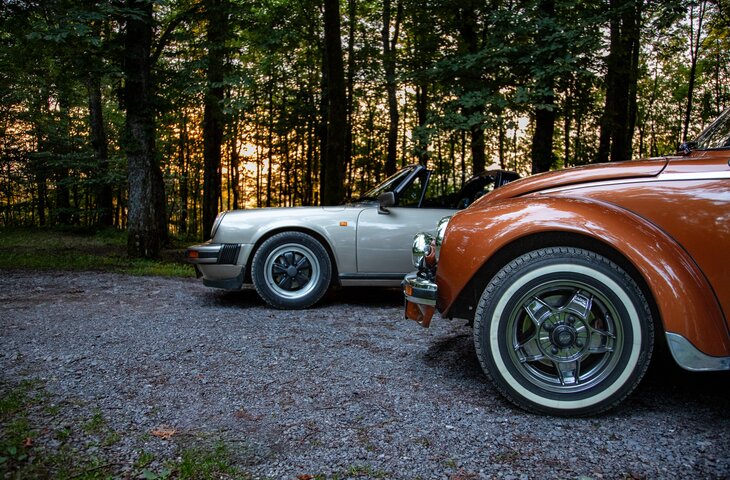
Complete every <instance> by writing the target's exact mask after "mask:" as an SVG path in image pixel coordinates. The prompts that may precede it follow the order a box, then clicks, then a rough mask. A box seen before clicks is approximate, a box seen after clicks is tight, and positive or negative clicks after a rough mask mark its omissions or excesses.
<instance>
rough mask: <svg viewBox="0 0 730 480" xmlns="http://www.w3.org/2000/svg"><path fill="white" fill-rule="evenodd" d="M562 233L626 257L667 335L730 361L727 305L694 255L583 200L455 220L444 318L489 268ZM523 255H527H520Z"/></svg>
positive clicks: (445, 252)
mask: <svg viewBox="0 0 730 480" xmlns="http://www.w3.org/2000/svg"><path fill="white" fill-rule="evenodd" d="M554 233H558V234H563V235H565V234H569V235H571V236H574V237H576V238H577V237H583V238H586V237H587V238H589V239H592V240H595V241H598V242H601V243H602V244H604V245H607V246H608V247H610V248H611V249H613V250H614V251H616V252H617V253H619V254H620V255H622V256H623V257H624V258H625V259H626V260H628V261H629V262H630V263H631V264H632V265H633V266H634V267H635V268H636V270H637V271H638V272H639V274H640V275H641V276H642V277H643V280H644V282H645V283H646V285H647V286H648V288H649V290H650V292H651V295H652V296H653V300H654V301H655V303H656V306H657V308H658V311H659V315H660V317H661V321H662V323H663V326H664V329H665V331H666V332H668V333H669V332H672V333H677V334H680V335H682V336H683V337H685V338H686V339H687V340H689V341H690V342H691V343H692V344H693V345H694V346H695V347H697V348H698V349H699V350H700V351H702V352H703V353H705V354H707V355H711V356H727V355H729V354H730V338H729V336H728V330H727V326H726V323H725V319H724V315H723V312H722V309H721V307H720V304H719V302H718V300H717V297H716V296H715V293H714V291H713V289H712V287H711V286H710V284H709V283H708V281H707V279H706V277H705V276H704V274H703V273H702V271H700V269H699V268H698V266H697V264H696V263H695V262H694V261H693V260H692V258H691V257H689V255H688V254H687V252H686V251H685V250H684V249H683V248H682V247H681V246H680V245H678V244H677V243H676V242H675V241H674V240H673V239H672V238H671V237H669V236H668V235H667V234H666V233H665V232H664V231H662V230H661V229H659V228H658V227H657V226H655V225H654V224H652V223H650V222H648V221H646V220H645V219H643V218H641V217H639V216H638V215H636V214H634V213H632V212H630V211H627V210H625V209H622V208H620V207H617V206H616V205H613V204H610V203H605V202H600V201H594V200H586V199H580V198H570V197H546V196H544V197H539V196H534V197H524V198H519V199H510V200H507V201H502V202H489V203H487V204H484V205H483V206H482V208H470V209H467V210H464V211H462V212H459V213H458V214H456V215H454V217H453V218H452V219H451V221H450V223H449V226H448V229H447V233H446V236H445V239H444V243H443V245H442V247H441V252H440V258H439V267H438V273H437V282H438V284H439V298H438V305H439V307H440V309H441V310H442V311H443V312H444V315H445V316H449V311H450V310H451V309H452V307H453V304H454V302H455V301H456V300H457V299H458V298H459V294H460V293H461V292H462V290H464V288H465V287H466V286H467V284H469V282H470V281H471V279H472V278H475V276H476V275H477V274H478V273H479V272H480V271H482V269H485V268H489V267H491V268H495V267H496V268H501V266H502V265H494V264H493V263H492V264H491V265H490V261H491V262H495V261H503V260H504V256H500V255H498V253H499V252H501V251H504V249H507V248H510V246H513V245H515V244H516V243H519V241H520V240H521V239H524V238H527V237H530V238H531V240H532V241H531V242H530V248H529V249H530V250H534V249H537V248H542V247H545V246H556V245H555V244H550V245H541V242H540V234H554ZM544 237H545V238H548V237H550V238H555V236H554V235H545V236H544ZM522 253H525V251H522V252H519V253H518V254H517V255H519V254H522ZM498 258H500V259H501V260H496V259H498ZM513 258H514V257H513ZM510 260H512V258H509V259H507V262H508V261H510ZM505 263H506V262H505ZM485 286H486V284H483V285H480V287H479V288H484V287H485Z"/></svg>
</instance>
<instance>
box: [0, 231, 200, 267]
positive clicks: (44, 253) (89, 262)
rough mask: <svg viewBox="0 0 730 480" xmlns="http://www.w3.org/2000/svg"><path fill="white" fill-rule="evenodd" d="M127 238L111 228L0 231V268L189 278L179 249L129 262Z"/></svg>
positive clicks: (123, 233) (122, 233)
mask: <svg viewBox="0 0 730 480" xmlns="http://www.w3.org/2000/svg"><path fill="white" fill-rule="evenodd" d="M126 244H127V237H126V233H125V232H120V231H118V230H115V229H101V230H98V231H96V232H95V231H94V230H83V229H82V230H80V229H70V228H69V229H26V228H12V229H10V228H5V229H0V252H2V255H0V268H6V269H14V268H27V269H45V270H48V269H51V270H105V271H114V272H120V273H127V274H130V275H156V276H168V277H192V276H194V275H195V272H194V270H193V269H192V267H191V266H189V265H187V264H185V263H183V261H182V254H181V252H180V250H168V251H165V252H163V259H162V260H160V261H155V260H142V259H137V260H130V259H128V258H127V257H126V253H125V249H126Z"/></svg>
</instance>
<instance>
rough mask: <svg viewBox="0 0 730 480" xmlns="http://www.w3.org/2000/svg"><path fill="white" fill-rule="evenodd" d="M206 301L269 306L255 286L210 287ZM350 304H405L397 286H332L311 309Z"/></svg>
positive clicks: (213, 303) (232, 305)
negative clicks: (235, 289)
mask: <svg viewBox="0 0 730 480" xmlns="http://www.w3.org/2000/svg"><path fill="white" fill-rule="evenodd" d="M204 302H206V303H210V304H211V305H215V306H222V307H235V308H253V307H269V306H268V305H267V304H266V303H265V302H264V301H263V300H262V299H261V297H259V295H258V293H256V290H255V289H254V288H253V287H246V288H244V289H243V290H240V291H225V290H217V289H209V290H207V291H206V292H205V295H204ZM338 304H348V305H355V306H363V307H378V308H400V307H402V305H403V292H402V291H401V290H400V289H397V288H382V287H338V288H331V289H330V290H329V291H328V292H327V294H326V295H325V296H324V298H323V299H322V300H320V301H319V303H317V304H315V305H314V306H313V307H310V309H315V310H316V309H317V308H322V307H329V306H333V305H338Z"/></svg>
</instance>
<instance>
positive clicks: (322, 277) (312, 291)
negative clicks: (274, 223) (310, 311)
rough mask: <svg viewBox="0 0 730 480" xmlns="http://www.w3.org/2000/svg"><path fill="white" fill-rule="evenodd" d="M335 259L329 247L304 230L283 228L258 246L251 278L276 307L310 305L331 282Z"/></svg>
mask: <svg viewBox="0 0 730 480" xmlns="http://www.w3.org/2000/svg"><path fill="white" fill-rule="evenodd" d="M331 277H332V262H331V261H330V257H329V255H328V254H327V250H325V248H324V247H323V246H322V244H321V243H319V242H318V241H317V240H316V239H315V238H314V237H312V236H311V235H308V234H306V233H303V232H282V233H277V234H276V235H274V236H272V237H271V238H269V239H267V240H266V241H265V242H264V243H262V244H261V246H260V247H259V248H258V249H257V250H256V254H255V255H254V257H253V262H252V264H251V279H252V280H253V285H254V287H255V288H256V291H257V292H258V294H259V295H260V296H261V298H263V299H264V300H265V301H266V303H268V304H269V305H271V306H272V307H275V308H281V309H299V308H307V307H309V306H311V305H313V304H314V303H316V302H317V301H318V300H319V299H321V298H322V297H323V296H324V294H325V293H327V289H328V288H329V285H330V278H331Z"/></svg>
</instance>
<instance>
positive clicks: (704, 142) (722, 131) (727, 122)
mask: <svg viewBox="0 0 730 480" xmlns="http://www.w3.org/2000/svg"><path fill="white" fill-rule="evenodd" d="M692 147H694V149H697V150H724V149H728V148H730V108H727V109H726V110H725V111H724V112H722V113H721V114H720V116H719V117H717V119H716V120H715V121H714V122H712V123H711V124H710V126H709V127H707V128H705V129H704V131H703V132H702V133H701V134H699V136H698V137H697V139H696V140H695V141H694V142H692Z"/></svg>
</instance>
